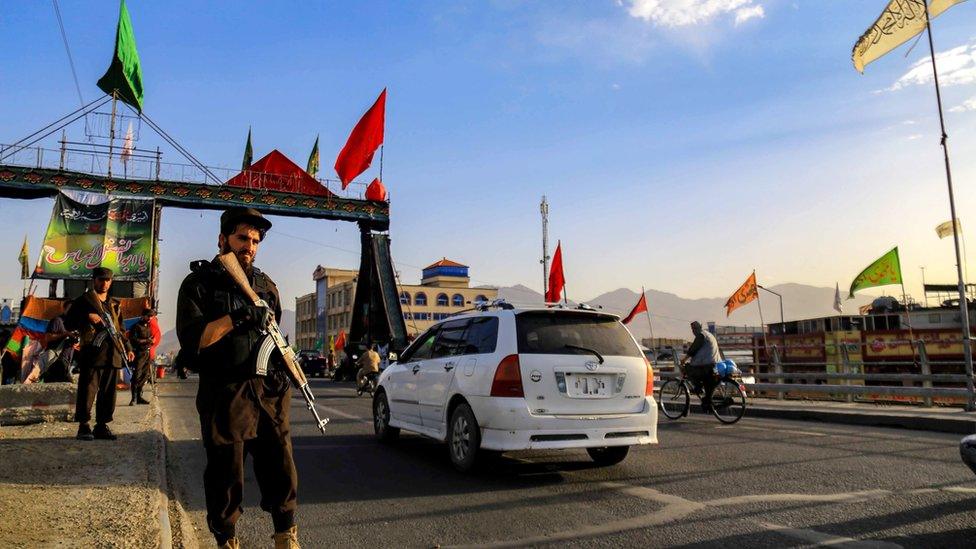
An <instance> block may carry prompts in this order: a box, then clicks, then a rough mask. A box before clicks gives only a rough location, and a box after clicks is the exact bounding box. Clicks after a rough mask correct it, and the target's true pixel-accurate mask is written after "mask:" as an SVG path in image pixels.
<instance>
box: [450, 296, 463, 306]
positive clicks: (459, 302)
mask: <svg viewBox="0 0 976 549" xmlns="http://www.w3.org/2000/svg"><path fill="white" fill-rule="evenodd" d="M451 305H454V306H455V307H464V296H463V295H461V294H454V295H453V296H452V297H451Z"/></svg>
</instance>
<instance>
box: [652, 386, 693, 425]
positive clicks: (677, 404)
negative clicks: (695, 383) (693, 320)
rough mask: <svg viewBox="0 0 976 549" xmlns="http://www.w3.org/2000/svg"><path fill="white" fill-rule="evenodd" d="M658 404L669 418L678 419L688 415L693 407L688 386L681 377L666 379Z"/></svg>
mask: <svg viewBox="0 0 976 549" xmlns="http://www.w3.org/2000/svg"><path fill="white" fill-rule="evenodd" d="M658 404H659V405H660V406H661V413H662V414H664V417H666V418H668V419H678V418H680V417H681V416H683V415H687V414H688V410H689V408H690V407H691V395H690V394H689V393H688V386H687V385H685V384H684V382H682V381H681V380H679V379H669V380H667V381H665V382H664V385H661V392H660V393H659V394H658Z"/></svg>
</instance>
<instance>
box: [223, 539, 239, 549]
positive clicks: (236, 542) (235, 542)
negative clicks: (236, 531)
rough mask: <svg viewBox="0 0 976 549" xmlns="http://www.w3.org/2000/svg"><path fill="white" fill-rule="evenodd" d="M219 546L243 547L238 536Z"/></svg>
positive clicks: (232, 548)
mask: <svg viewBox="0 0 976 549" xmlns="http://www.w3.org/2000/svg"><path fill="white" fill-rule="evenodd" d="M218 547H219V549H241V542H240V541H239V540H238V539H237V538H229V539H228V540H227V541H225V542H224V543H223V545H220V546H218Z"/></svg>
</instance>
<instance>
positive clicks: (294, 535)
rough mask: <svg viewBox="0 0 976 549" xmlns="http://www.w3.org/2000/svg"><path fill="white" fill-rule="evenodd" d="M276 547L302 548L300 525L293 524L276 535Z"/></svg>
mask: <svg viewBox="0 0 976 549" xmlns="http://www.w3.org/2000/svg"><path fill="white" fill-rule="evenodd" d="M274 543H275V549H301V546H300V545H298V526H292V527H291V528H289V529H287V530H285V531H284V532H277V533H275V535H274Z"/></svg>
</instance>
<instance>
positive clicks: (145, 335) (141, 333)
mask: <svg viewBox="0 0 976 549" xmlns="http://www.w3.org/2000/svg"><path fill="white" fill-rule="evenodd" d="M155 314H156V313H155V312H153V310H152V309H149V308H146V309H143V310H142V317H141V318H140V319H139V322H136V323H135V325H134V326H133V327H132V329H131V330H129V343H130V344H131V345H132V347H133V350H134V351H135V353H136V358H135V360H133V361H132V364H131V366H132V380H131V381H130V382H129V388H130V389H131V390H132V399H131V400H129V406H132V405H134V404H149V401H148V400H146V399H144V398H142V388H143V387H144V386H145V385H146V382H147V381H149V377H150V375H151V374H152V370H151V368H152V365H151V364H149V362H150V359H149V356H150V354H151V353H150V351H151V349H152V346H153V336H152V329H151V328H150V326H149V321H150V319H152V317H153V316H155Z"/></svg>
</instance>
